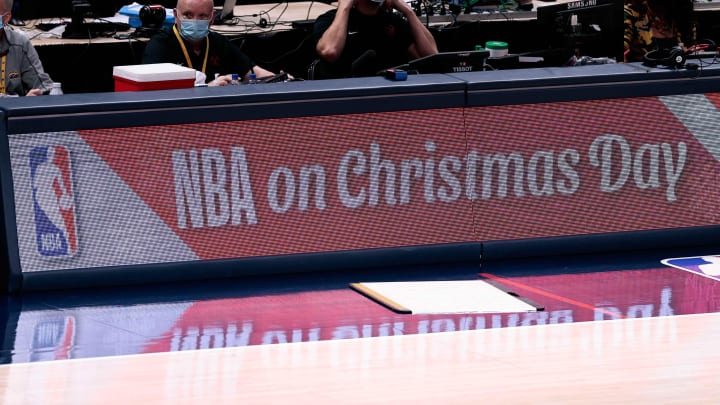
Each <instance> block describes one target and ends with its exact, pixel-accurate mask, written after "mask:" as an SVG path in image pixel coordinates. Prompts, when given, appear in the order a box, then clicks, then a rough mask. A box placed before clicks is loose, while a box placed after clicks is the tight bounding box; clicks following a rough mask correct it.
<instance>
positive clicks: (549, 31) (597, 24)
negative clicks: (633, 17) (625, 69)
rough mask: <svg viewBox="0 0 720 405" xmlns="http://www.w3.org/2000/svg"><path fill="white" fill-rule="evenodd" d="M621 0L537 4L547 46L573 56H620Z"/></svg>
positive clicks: (540, 25) (621, 53)
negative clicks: (539, 5)
mask: <svg viewBox="0 0 720 405" xmlns="http://www.w3.org/2000/svg"><path fill="white" fill-rule="evenodd" d="M623 18H624V14H623V0H578V1H571V2H569V3H561V4H553V5H550V6H543V7H538V9H537V21H538V25H539V28H540V32H541V34H543V35H544V36H545V38H547V40H546V42H547V44H546V45H547V48H548V49H555V50H557V49H563V50H565V51H566V54H567V57H568V59H569V58H570V57H572V56H573V55H575V56H591V57H609V58H615V60H616V61H618V62H622V60H623V50H624V48H623V32H624V31H623Z"/></svg>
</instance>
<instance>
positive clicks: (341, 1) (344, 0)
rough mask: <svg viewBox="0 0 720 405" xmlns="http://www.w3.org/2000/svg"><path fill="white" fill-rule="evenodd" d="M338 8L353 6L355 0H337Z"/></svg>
mask: <svg viewBox="0 0 720 405" xmlns="http://www.w3.org/2000/svg"><path fill="white" fill-rule="evenodd" d="M337 3H338V8H353V7H355V4H356V3H357V0H338V2H337Z"/></svg>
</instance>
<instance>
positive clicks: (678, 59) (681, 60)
mask: <svg viewBox="0 0 720 405" xmlns="http://www.w3.org/2000/svg"><path fill="white" fill-rule="evenodd" d="M685 59H686V55H685V51H684V50H683V49H682V48H681V47H679V46H673V47H672V48H665V49H656V50H654V51H650V52H648V53H646V54H645V55H644V56H643V64H644V65H645V66H651V67H655V66H658V65H660V66H668V67H673V68H678V67H681V66H683V65H684V64H685Z"/></svg>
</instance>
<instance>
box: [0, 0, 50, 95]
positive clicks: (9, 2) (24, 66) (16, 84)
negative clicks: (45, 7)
mask: <svg viewBox="0 0 720 405" xmlns="http://www.w3.org/2000/svg"><path fill="white" fill-rule="evenodd" d="M12 7H13V0H0V64H1V65H2V69H0V70H1V71H2V75H1V76H2V77H1V78H0V96H6V95H9V96H38V95H40V94H45V93H47V92H49V91H50V89H51V88H52V84H53V82H52V80H50V76H48V74H47V73H45V71H44V70H43V66H42V63H41V62H40V58H39V57H38V54H37V52H36V51H35V48H33V46H32V44H31V43H30V40H28V38H27V37H26V36H25V35H24V34H22V33H20V32H15V31H14V30H13V29H12V27H10V26H8V25H7V24H8V22H9V21H10V19H11V18H12V14H11V12H12Z"/></svg>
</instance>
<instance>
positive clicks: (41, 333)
mask: <svg viewBox="0 0 720 405" xmlns="http://www.w3.org/2000/svg"><path fill="white" fill-rule="evenodd" d="M75 330H76V327H75V317H73V316H65V317H63V318H58V319H52V320H46V321H42V322H38V324H37V325H35V331H34V333H33V339H32V351H31V353H30V361H46V360H65V359H70V358H72V352H73V349H74V348H75Z"/></svg>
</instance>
